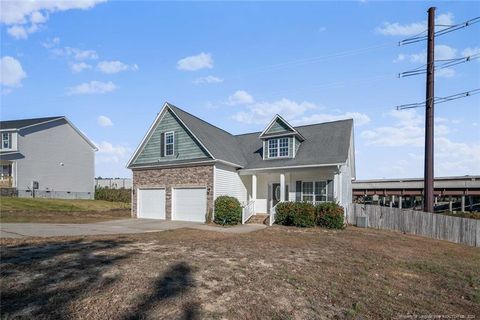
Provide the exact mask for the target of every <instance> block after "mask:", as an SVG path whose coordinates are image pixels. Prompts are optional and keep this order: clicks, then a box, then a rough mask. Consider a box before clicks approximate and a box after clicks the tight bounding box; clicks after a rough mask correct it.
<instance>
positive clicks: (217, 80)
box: [193, 76, 223, 84]
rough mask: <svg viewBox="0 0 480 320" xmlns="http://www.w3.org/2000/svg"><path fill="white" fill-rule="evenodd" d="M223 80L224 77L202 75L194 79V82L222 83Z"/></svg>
mask: <svg viewBox="0 0 480 320" xmlns="http://www.w3.org/2000/svg"><path fill="white" fill-rule="evenodd" d="M221 82H223V79H222V78H219V77H215V76H206V77H200V78H197V79H195V80H194V81H193V83H194V84H207V83H221Z"/></svg>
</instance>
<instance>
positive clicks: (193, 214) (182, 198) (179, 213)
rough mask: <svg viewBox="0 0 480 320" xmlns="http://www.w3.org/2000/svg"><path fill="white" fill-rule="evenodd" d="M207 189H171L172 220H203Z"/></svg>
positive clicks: (205, 209)
mask: <svg viewBox="0 0 480 320" xmlns="http://www.w3.org/2000/svg"><path fill="white" fill-rule="evenodd" d="M206 212H207V189H205V188H175V189H173V206H172V220H181V221H196V222H205V214H206Z"/></svg>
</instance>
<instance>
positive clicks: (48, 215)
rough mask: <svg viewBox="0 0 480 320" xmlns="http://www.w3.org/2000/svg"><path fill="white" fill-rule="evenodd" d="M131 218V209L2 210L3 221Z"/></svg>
mask: <svg viewBox="0 0 480 320" xmlns="http://www.w3.org/2000/svg"><path fill="white" fill-rule="evenodd" d="M127 218H131V212H130V211H129V210H110V211H92V212H84V211H82V212H61V211H60V212H35V211H33V212H30V211H25V212H21V211H20V212H2V213H1V214H0V222H1V223H24V222H34V223H92V222H100V221H108V220H115V219H127Z"/></svg>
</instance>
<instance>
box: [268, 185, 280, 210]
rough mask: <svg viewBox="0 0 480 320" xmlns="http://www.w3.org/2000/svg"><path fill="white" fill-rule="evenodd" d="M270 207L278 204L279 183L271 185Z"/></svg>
mask: <svg viewBox="0 0 480 320" xmlns="http://www.w3.org/2000/svg"><path fill="white" fill-rule="evenodd" d="M270 196H271V197H272V207H275V206H276V205H277V203H279V202H280V183H272V194H271V195H270Z"/></svg>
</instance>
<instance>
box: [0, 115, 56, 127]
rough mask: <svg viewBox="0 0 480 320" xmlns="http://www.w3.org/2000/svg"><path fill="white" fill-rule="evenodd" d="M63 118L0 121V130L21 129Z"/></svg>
mask: <svg viewBox="0 0 480 320" xmlns="http://www.w3.org/2000/svg"><path fill="white" fill-rule="evenodd" d="M62 118H64V117H63V116H58V117H46V118H33V119H19V120H7V121H0V129H21V128H24V127H28V126H31V125H35V124H39V123H42V122H47V121H51V120H55V119H62Z"/></svg>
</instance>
